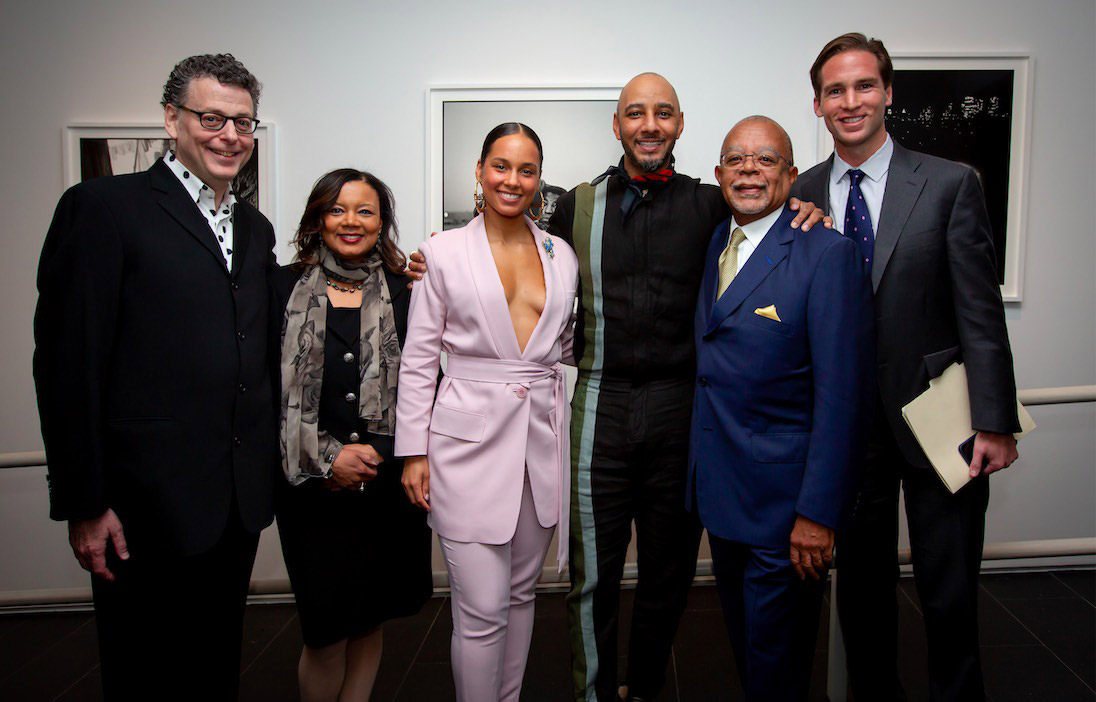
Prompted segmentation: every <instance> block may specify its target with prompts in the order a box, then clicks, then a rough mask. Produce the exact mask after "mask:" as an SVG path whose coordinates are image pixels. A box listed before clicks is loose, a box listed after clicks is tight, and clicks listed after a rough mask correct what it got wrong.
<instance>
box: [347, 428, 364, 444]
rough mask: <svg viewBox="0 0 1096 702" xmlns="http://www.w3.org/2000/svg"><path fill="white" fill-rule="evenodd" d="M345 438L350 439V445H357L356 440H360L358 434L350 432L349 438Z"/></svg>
mask: <svg viewBox="0 0 1096 702" xmlns="http://www.w3.org/2000/svg"><path fill="white" fill-rule="evenodd" d="M347 438H349V439H350V443H352V444H356V443H358V439H360V438H362V437H360V436H358V432H356V431H352V432H350V436H349V437H347Z"/></svg>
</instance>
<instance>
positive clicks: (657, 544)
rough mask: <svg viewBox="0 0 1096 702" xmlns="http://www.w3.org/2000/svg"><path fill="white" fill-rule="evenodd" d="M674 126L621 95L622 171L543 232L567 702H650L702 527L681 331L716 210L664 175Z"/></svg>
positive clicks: (667, 109) (709, 199) (674, 102)
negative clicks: (559, 286) (625, 609)
mask: <svg viewBox="0 0 1096 702" xmlns="http://www.w3.org/2000/svg"><path fill="white" fill-rule="evenodd" d="M684 127H685V120H684V114H683V113H682V112H681V107H680V103H679V101H678V97H677V92H676V91H675V90H674V88H673V86H672V85H670V83H669V82H668V81H667V80H666V79H665V78H663V77H662V76H660V75H657V74H655V73H642V74H640V75H638V76H636V77H635V78H633V79H632V80H630V81H629V82H628V84H627V85H625V86H624V89H623V90H622V91H621V93H620V99H619V101H618V104H617V110H616V113H615V114H614V115H613V133H614V134H615V135H616V137H617V139H618V140H619V141H620V143H621V146H622V147H623V149H624V155H623V157H622V158H621V160H620V162H619V163H618V164H617V165H615V166H612V167H610V168H609V169H608V170H607V171H605V172H604V173H602V174H601V175H600V176H598V177H597V178H595V179H594V180H593V181H592V182H590V183H583V184H582V185H579V186H578V187H576V188H575V189H574V190H571V191H570V192H568V193H566V194H565V195H563V196H561V197H560V199H559V202H558V204H557V207H556V211H555V213H554V215H553V217H552V220H551V223H550V224H549V228H548V231H549V232H550V233H552V234H555V235H557V236H559V237H561V238H563V240H564V241H566V242H567V243H568V244H570V245H571V246H572V247H573V248H574V249H575V251H576V253H577V254H578V257H579V279H580V281H579V294H578V299H579V305H578V321H577V327H576V329H575V358H576V360H577V363H578V383H577V385H576V387H575V395H574V399H573V401H572V423H571V464H572V465H571V476H572V477H571V518H570V523H571V544H570V547H571V562H570V573H571V591H570V593H569V594H568V596H567V602H568V614H569V621H570V639H571V651H572V665H573V669H572V672H573V679H574V690H573V692H574V699H576V700H580V701H582V702H590V701H600V702H612V701H614V700H617V699H625V700H636V701H640V700H651V699H654V697H655V696H656V695H657V694H658V692H659V690H660V689H661V687H662V685H663V682H664V680H665V671H666V664H667V661H668V659H669V654H670V646H671V644H672V643H673V638H674V633H675V632H676V630H677V623H678V620H679V618H680V616H681V612H682V611H683V609H684V606H685V597H686V594H687V593H688V589H689V587H690V585H691V584H692V580H693V575H694V573H695V571H696V557H697V549H698V546H699V543H700V533H701V527H700V524H699V522H698V521H697V519H696V517H695V516H694V515H691V514H690V513H689V512H687V511H686V509H685V479H686V459H687V454H688V441H689V420H690V414H691V407H692V401H693V389H694V385H695V383H696V377H695V366H696V361H695V358H694V345H693V338H692V335H693V322H692V320H693V312H694V309H695V306H696V299H697V292H698V289H699V286H700V278H701V274H702V272H703V267H704V256H705V251H706V249H707V245H708V241H709V239H710V237H711V234H712V231H713V230H714V229H715V227H716V225H717V224H718V223H719V222H721V221H722V220H725V219H726V218H727V216H728V214H729V211H728V209H727V205H726V203H725V202H724V201H723V197H722V195H721V194H720V191H719V189H718V188H716V187H714V186H711V185H703V184H701V183H700V182H699V181H698V180H697V179H695V178H690V177H688V176H685V175H682V174H680V173H677V172H676V171H675V170H674V159H673V149H674V144H675V143H676V142H677V139H678V138H679V137H680V136H681V133H682V130H683V129H684ZM792 207H793V209H796V208H797V201H796V202H794V203H793V205H792ZM812 210H814V207H813V206H808V204H807V203H804V206H803V207H802V208H801V209H800V210H799V214H798V216H796V218H795V221H794V222H793V224H792V226H795V227H797V226H798V225H799V224H800V223H801V222H804V221H806V224H804V226H803V228H804V229H808V228H809V226H810V224H813V223H815V222H817V221H818V220H819V219H820V218H821V216H820V213H818V212H817V211H814V212H813V213H812ZM807 215H811V216H810V218H808V216H807ZM633 523H634V524H635V530H636V538H637V542H636V545H637V549H638V552H639V558H638V564H639V571H638V573H637V584H636V591H635V604H634V607H633V611H632V622H631V629H630V631H631V633H630V637H629V642H628V663H627V671H626V673H625V676H624V678H623V679H618V671H617V661H618V655H617V635H618V634H617V627H618V619H619V604H620V580H621V577H622V573H623V569H624V560H625V556H626V552H627V548H628V543H629V542H630V541H631V536H632V525H633Z"/></svg>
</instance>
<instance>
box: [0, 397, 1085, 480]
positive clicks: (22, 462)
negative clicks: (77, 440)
mask: <svg viewBox="0 0 1096 702" xmlns="http://www.w3.org/2000/svg"><path fill="white" fill-rule="evenodd" d="M1016 399H1018V400H1019V401H1020V402H1022V403H1023V404H1024V405H1026V406H1028V407H1034V406H1035V405H1064V404H1069V403H1073V402H1096V385H1069V386H1066V387H1060V388H1031V389H1029V390H1020V391H1019V392H1017V393H1016ZM44 465H46V452H45V451H13V452H11V453H0V468H33V467H35V466H44Z"/></svg>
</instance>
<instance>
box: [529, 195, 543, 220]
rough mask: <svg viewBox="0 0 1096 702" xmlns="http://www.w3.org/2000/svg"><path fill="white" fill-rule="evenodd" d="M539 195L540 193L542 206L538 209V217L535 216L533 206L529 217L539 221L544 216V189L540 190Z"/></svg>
mask: <svg viewBox="0 0 1096 702" xmlns="http://www.w3.org/2000/svg"><path fill="white" fill-rule="evenodd" d="M537 195H540V207H539V208H538V209H537V216H536V217H534V216H533V208H532V207H530V208H529V219H531V220H533V221H534V222H539V221H540V218H541V217H543V216H544V191H543V190H538V191H537Z"/></svg>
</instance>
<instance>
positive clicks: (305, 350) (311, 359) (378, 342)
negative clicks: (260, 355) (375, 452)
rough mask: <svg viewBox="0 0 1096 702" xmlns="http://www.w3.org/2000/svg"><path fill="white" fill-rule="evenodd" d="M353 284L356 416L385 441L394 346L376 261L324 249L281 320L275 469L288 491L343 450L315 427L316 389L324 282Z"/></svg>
mask: <svg viewBox="0 0 1096 702" xmlns="http://www.w3.org/2000/svg"><path fill="white" fill-rule="evenodd" d="M328 274H331V277H332V278H334V279H343V280H352V281H360V282H361V283H363V285H364V287H363V288H362V306H361V332H360V334H359V343H360V345H361V347H360V352H359V356H358V358H359V373H360V375H361V388H360V390H359V392H358V416H359V417H361V418H362V419H363V420H365V422H366V426H367V428H368V430H369V431H370V432H372V433H374V434H387V435H391V434H392V432H393V429H394V427H395V423H396V418H395V412H396V378H397V377H398V376H399V372H400V344H399V338H398V337H397V335H396V324H395V320H394V319H393V316H392V296H391V295H390V294H389V292H388V282H387V281H386V280H385V276H384V269H383V268H382V267H381V257H380V254H379V253H378V252H377V250H376V248H374V249H373V251H371V252H370V253H369V255H368V256H366V257H365V260H364V261H362V262H361V263H356V264H351V263H346V262H345V261H342V260H340V259H339V258H338V257H336V256H335V255H334V254H333V253H331V251H329V250H328V249H327V247H325V246H321V247H320V262H319V264H318V265H315V266H310V267H309V268H308V269H307V270H306V271H305V272H304V274H303V275H302V276H301V278H300V280H298V281H297V284H296V285H295V286H294V287H293V292H291V293H290V295H289V302H288V304H287V305H286V308H285V317H284V318H283V319H282V339H281V342H282V356H281V376H282V397H281V434H280V437H279V443H280V445H281V451H282V470H284V471H285V476H286V478H287V479H288V480H289V482H290V484H292V485H299V484H300V483H302V482H304V481H305V480H306V479H308V478H310V477H323V476H325V475H326V474H327V471H328V469H329V467H330V465H331V462H332V461H333V460H334V457H335V456H336V455H338V453H339V451H340V450H341V449H342V444H340V443H339V442H338V441H337V440H335V439H334V438H332V437H330V436H328V435H327V432H325V431H320V430H319V428H318V420H319V409H320V387H321V385H322V384H323V359H324V338H325V336H326V334H327V280H326V278H327V275H328Z"/></svg>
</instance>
